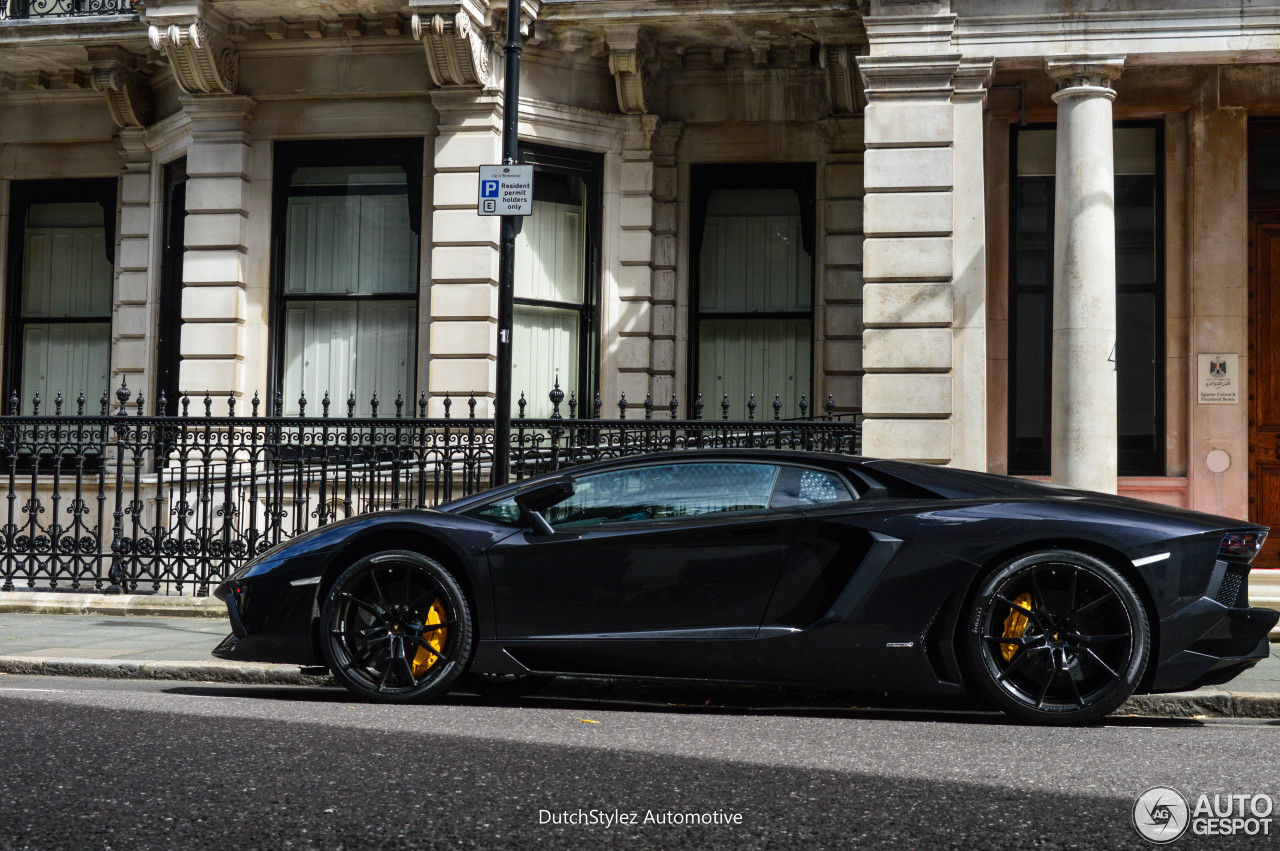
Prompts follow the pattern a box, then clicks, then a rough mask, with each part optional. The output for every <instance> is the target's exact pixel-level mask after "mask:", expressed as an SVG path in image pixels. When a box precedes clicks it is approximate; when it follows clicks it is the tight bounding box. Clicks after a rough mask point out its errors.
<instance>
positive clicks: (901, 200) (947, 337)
mask: <svg viewBox="0 0 1280 851" xmlns="http://www.w3.org/2000/svg"><path fill="white" fill-rule="evenodd" d="M942 17H947V18H953V16H942ZM914 20H915V19H914V18H913V19H912V20H911V21H905V22H904V21H899V20H898V19H896V18H895V19H890V20H889V21H888V22H879V23H880V24H882V25H883V26H884V27H885V28H887V29H889V30H890V31H892V32H896V31H898V30H900V29H903V28H909V27H910V26H913V25H914V23H913V22H914ZM868 32H869V33H871V35H872V50H873V54H874V52H875V50H876V35H877V34H878V27H877V22H874V21H872V20H871V19H868ZM859 65H860V68H861V71H862V75H863V81H864V86H865V91H866V95H867V111H866V146H867V150H866V154H865V164H864V165H865V184H866V197H865V199H864V214H865V222H864V230H865V232H866V240H865V242H864V248H863V254H864V259H863V274H864V277H865V280H866V285H865V287H864V288H863V299H864V304H863V315H864V320H865V323H866V331H865V332H864V336H863V368H864V369H865V370H866V374H865V376H864V378H863V382H862V405H863V412H864V413H865V415H866V421H865V423H864V424H863V435H862V446H863V453H864V454H866V455H870V456H880V457H889V458H902V459H906V460H912V461H928V462H933V463H944V464H945V463H948V462H950V461H951V460H952V445H953V437H952V430H953V423H952V410H953V407H952V366H953V362H952V336H951V324H952V320H953V317H954V312H953V293H952V287H951V281H952V269H953V260H952V241H951V233H952V223H951V216H952V209H951V208H952V198H951V193H952V189H953V186H954V168H955V160H956V154H955V152H954V151H953V149H952V143H953V141H954V135H953V121H952V106H951V78H952V75H954V74H955V72H956V70H957V68H958V67H959V65H960V56H959V55H957V54H951V53H938V54H926V55H911V56H894V55H887V56H875V55H872V56H870V57H864V58H863V59H861V60H860V62H859ZM984 416H985V414H984ZM966 425H967V424H966V423H959V424H956V427H964V426H966Z"/></svg>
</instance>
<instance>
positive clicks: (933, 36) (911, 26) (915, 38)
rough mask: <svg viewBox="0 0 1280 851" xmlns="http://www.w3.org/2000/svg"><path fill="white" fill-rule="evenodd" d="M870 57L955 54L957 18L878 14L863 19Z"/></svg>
mask: <svg viewBox="0 0 1280 851" xmlns="http://www.w3.org/2000/svg"><path fill="white" fill-rule="evenodd" d="M863 24H864V26H866V29H867V41H868V42H869V43H870V45H871V55H872V56H905V55H912V56H918V55H921V54H950V53H954V52H955V48H954V47H952V45H951V35H952V33H953V32H954V30H955V26H956V16H955V15H954V14H951V13H947V14H939V15H877V16H875V17H867V18H865V19H863Z"/></svg>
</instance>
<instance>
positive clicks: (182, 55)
mask: <svg viewBox="0 0 1280 851" xmlns="http://www.w3.org/2000/svg"><path fill="white" fill-rule="evenodd" d="M143 20H144V21H145V22H146V23H147V25H148V26H147V36H148V38H149V39H150V41H151V47H152V48H153V49H154V50H157V51H159V52H161V53H163V54H164V55H165V57H166V58H168V60H169V64H170V65H171V66H172V67H173V76H174V79H176V80H177V81H178V85H179V86H180V87H181V88H182V90H183V91H184V92H186V93H187V94H189V95H202V94H210V95H228V94H234V93H235V91H236V87H237V86H238V85H239V78H240V60H239V56H238V55H237V54H236V48H235V44H233V43H232V41H231V39H230V38H228V36H227V33H228V30H229V29H230V24H229V23H228V22H227V21H226V19H225V18H223V17H222V16H221V15H220V14H218V13H217V12H215V11H213V10H212V9H210V8H209V7H208V6H207V5H206V4H205V3H202V2H199V3H182V4H174V5H168V6H166V5H160V4H153V5H151V6H148V7H147V8H146V9H145V11H144V12H143Z"/></svg>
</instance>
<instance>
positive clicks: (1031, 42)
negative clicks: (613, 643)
mask: <svg viewBox="0 0 1280 851" xmlns="http://www.w3.org/2000/svg"><path fill="white" fill-rule="evenodd" d="M953 40H954V43H955V46H956V48H957V49H958V50H961V51H963V52H964V53H966V54H984V55H991V56H994V57H996V59H998V60H1008V59H1016V58H1024V57H1026V58H1028V59H1029V60H1033V61H1029V62H1028V63H1027V64H1028V66H1029V65H1031V64H1037V63H1038V61H1039V57H1041V56H1043V55H1045V54H1046V53H1048V54H1055V53H1059V54H1067V53H1093V54H1109V53H1120V52H1124V53H1127V54H1128V55H1129V56H1131V57H1134V56H1135V55H1139V56H1137V57H1136V61H1134V62H1131V64H1145V63H1146V62H1151V63H1156V62H1162V61H1167V60H1163V59H1161V58H1160V54H1170V53H1172V54H1184V55H1188V56H1189V59H1188V61H1197V62H1200V61H1202V62H1222V61H1231V60H1232V59H1236V58H1239V57H1243V56H1248V55H1249V54H1250V53H1253V54H1256V55H1259V56H1263V55H1270V56H1271V57H1272V58H1267V59H1265V60H1264V61H1275V60H1274V55H1275V54H1276V53H1277V52H1278V51H1280V5H1273V6H1267V7H1250V6H1245V5H1236V6H1234V7H1232V8H1225V7H1224V8H1218V9H1204V8H1200V9H1189V8H1184V9H1161V10H1159V11H1119V10H1108V11H1098V12H1072V13H1070V14H1053V13H1049V14H1037V15H991V16H965V17H962V18H961V19H960V20H959V21H958V22H957V24H956V28H955V35H954V39H953ZM1143 54H1145V55H1149V56H1148V58H1147V59H1143V58H1141V56H1140V55H1143ZM1005 64H1006V63H1004V62H1002V63H1001V66H1002V67H1004V66H1005Z"/></svg>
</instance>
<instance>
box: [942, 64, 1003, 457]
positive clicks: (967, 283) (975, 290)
mask: <svg viewBox="0 0 1280 851" xmlns="http://www.w3.org/2000/svg"><path fill="white" fill-rule="evenodd" d="M992 64H993V61H992V60H991V59H990V58H970V57H966V58H964V59H962V60H961V61H960V68H959V70H957V71H956V74H955V77H954V78H953V80H952V85H953V92H952V95H951V103H952V110H953V112H954V122H955V143H954V147H953V148H952V152H953V154H954V156H955V167H954V169H953V174H954V175H955V182H954V185H953V190H952V193H951V219H952V225H951V227H952V232H951V245H952V249H951V250H952V257H953V260H954V264H955V266H954V269H953V270H952V282H951V291H952V305H953V306H952V310H953V314H954V318H953V319H952V323H951V361H952V379H953V380H952V417H953V418H954V420H955V421H956V422H957V423H962V424H963V427H962V428H956V429H954V430H953V431H952V434H951V439H952V445H951V464H952V466H955V467H963V468H965V469H967V470H980V471H985V470H986V469H987V229H986V203H985V197H986V191H987V190H986V178H985V174H984V170H983V150H984V141H985V127H984V120H983V113H984V108H985V104H986V99H987V88H986V87H987V81H988V79H989V78H990V76H991V67H992Z"/></svg>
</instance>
